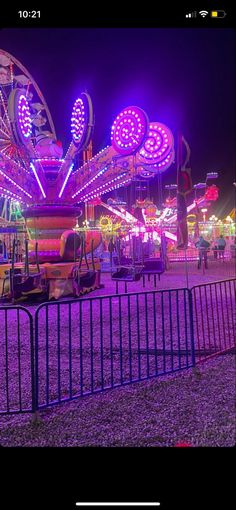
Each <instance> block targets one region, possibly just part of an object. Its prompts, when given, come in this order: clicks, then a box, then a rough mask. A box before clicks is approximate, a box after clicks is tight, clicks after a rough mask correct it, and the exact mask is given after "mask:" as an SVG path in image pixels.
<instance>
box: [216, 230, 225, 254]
mask: <svg viewBox="0 0 236 510" xmlns="http://www.w3.org/2000/svg"><path fill="white" fill-rule="evenodd" d="M225 246H226V241H225V239H224V237H223V235H221V236H220V237H219V239H218V241H217V248H218V250H219V251H218V253H219V258H220V259H223V258H224V251H225Z"/></svg>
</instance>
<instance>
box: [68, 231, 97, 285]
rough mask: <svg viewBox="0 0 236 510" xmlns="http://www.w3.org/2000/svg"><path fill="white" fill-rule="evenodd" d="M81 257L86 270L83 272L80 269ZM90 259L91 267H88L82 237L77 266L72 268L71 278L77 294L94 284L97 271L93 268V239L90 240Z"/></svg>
mask: <svg viewBox="0 0 236 510" xmlns="http://www.w3.org/2000/svg"><path fill="white" fill-rule="evenodd" d="M83 258H84V260H85V264H86V268H87V270H86V271H85V272H83V271H81V266H82V261H83ZM91 261H92V268H90V267H89V263H88V259H87V255H86V251H85V240H84V238H83V237H82V239H81V251H80V260H79V265H78V267H75V268H74V270H73V278H74V283H75V285H76V294H77V295H79V294H80V293H81V290H82V292H83V289H89V288H91V287H93V286H94V285H95V281H96V275H97V271H96V269H95V263H94V239H92V241H91Z"/></svg>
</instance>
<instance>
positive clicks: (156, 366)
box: [0, 279, 236, 414]
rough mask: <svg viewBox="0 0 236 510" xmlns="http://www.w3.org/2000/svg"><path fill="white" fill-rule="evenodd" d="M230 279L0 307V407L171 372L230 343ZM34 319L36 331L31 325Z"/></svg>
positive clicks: (50, 401)
mask: <svg viewBox="0 0 236 510" xmlns="http://www.w3.org/2000/svg"><path fill="white" fill-rule="evenodd" d="M235 291H236V280H235V279H234V280H227V281H220V282H214V283H208V284H205V285H199V286H196V287H193V289H191V290H189V289H186V288H183V289H170V290H162V291H151V292H150V291H148V292H141V293H131V294H120V295H112V296H99V297H90V298H82V299H77V300H67V301H60V302H48V303H43V304H42V305H40V306H39V307H38V308H37V310H36V312H35V315H34V316H33V315H32V314H31V313H30V312H29V311H28V310H27V309H26V308H23V307H21V306H2V307H0V340H1V341H0V413H5V414H7V413H15V412H30V411H33V412H34V411H35V410H37V409H42V408H46V407H49V406H52V405H54V404H57V403H59V402H63V401H68V400H73V399H75V398H78V397H82V396H84V395H89V394H93V393H98V392H102V391H104V390H106V389H109V388H110V389H111V388H115V387H118V386H122V385H126V384H130V383H132V382H135V381H142V380H145V379H150V378H153V377H157V376H159V375H164V374H170V373H173V372H176V371H179V370H183V369H186V368H189V367H192V366H194V365H195V362H198V361H202V360H203V359H206V358H207V357H209V356H212V355H215V354H217V353H220V352H224V351H226V350H228V349H231V348H232V347H233V346H235V345H236V336H235V333H236V317H235V313H236V311H235V295H236V294H235ZM34 323H35V331H34V329H33V324H34Z"/></svg>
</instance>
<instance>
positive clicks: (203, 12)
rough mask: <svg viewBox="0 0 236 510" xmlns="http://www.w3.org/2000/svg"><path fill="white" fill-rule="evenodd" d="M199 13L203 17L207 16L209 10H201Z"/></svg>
mask: <svg viewBox="0 0 236 510" xmlns="http://www.w3.org/2000/svg"><path fill="white" fill-rule="evenodd" d="M199 14H200V16H202V18H205V17H206V16H207V15H208V11H199Z"/></svg>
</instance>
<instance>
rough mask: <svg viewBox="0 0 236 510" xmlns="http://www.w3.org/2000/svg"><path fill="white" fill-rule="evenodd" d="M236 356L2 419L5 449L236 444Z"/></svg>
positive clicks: (227, 356)
mask: <svg viewBox="0 0 236 510" xmlns="http://www.w3.org/2000/svg"><path fill="white" fill-rule="evenodd" d="M235 432H236V430H235V356H234V355H232V354H227V355H224V356H218V357H217V358H214V359H211V360H208V361H206V362H205V363H204V365H203V364H202V365H199V366H198V367H197V368H195V369H188V370H187V371H186V372H182V373H180V372H179V373H178V375H175V376H174V377H173V376H168V377H163V378H159V379H158V378H157V379H153V380H151V381H145V382H140V383H136V384H133V385H131V386H126V387H123V388H117V389H115V390H113V391H107V392H105V393H103V394H98V395H92V396H89V397H84V398H83V399H79V400H77V401H74V402H69V403H65V404H61V405H60V406H58V407H54V408H51V409H47V410H45V411H41V412H40V415H39V418H38V420H37V421H35V422H33V421H32V417H31V416H29V415H24V416H14V417H13V416H12V417H2V418H1V431H0V443H1V445H2V446H57V447H62V446H67V447H69V446H105V447H106V446H115V447H116V446H131V447H134V446H174V445H175V444H176V443H181V442H187V443H190V444H191V445H192V446H211V447H213V446H219V447H224V446H228V447H232V446H234V445H235V438H236V434H235Z"/></svg>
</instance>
